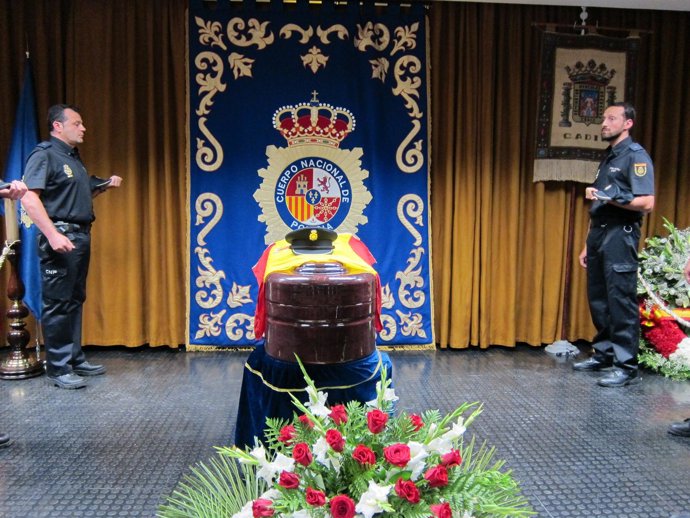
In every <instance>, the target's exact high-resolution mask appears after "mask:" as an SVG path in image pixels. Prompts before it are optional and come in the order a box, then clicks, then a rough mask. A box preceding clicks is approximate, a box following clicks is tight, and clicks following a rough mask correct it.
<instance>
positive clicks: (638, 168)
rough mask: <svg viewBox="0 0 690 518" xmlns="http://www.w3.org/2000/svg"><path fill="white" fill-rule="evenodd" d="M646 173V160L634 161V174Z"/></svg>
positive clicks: (641, 174)
mask: <svg viewBox="0 0 690 518" xmlns="http://www.w3.org/2000/svg"><path fill="white" fill-rule="evenodd" d="M646 174H647V162H635V175H636V176H644V175H646Z"/></svg>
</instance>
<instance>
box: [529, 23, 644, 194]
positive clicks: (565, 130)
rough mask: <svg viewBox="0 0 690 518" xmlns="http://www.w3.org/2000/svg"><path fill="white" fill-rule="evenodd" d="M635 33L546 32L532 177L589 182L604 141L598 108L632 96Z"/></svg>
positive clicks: (637, 46) (635, 48) (600, 155)
mask: <svg viewBox="0 0 690 518" xmlns="http://www.w3.org/2000/svg"><path fill="white" fill-rule="evenodd" d="M639 45H640V40H639V38H624V39H622V38H609V37H604V36H599V35H583V36H578V35H572V34H559V33H555V32H546V33H544V35H543V40H542V55H541V80H540V83H539V84H540V91H539V105H538V115H537V117H538V119H537V149H536V154H535V160H534V181H535V182H541V181H547V180H556V181H574V182H583V183H592V182H593V181H594V175H595V173H596V170H597V165H598V164H599V162H600V161H601V159H602V158H603V151H604V150H605V149H606V147H607V143H606V142H603V141H602V140H601V135H600V124H601V122H602V120H603V115H604V110H605V109H606V107H607V106H609V105H610V104H612V103H614V102H619V101H628V102H632V101H633V99H634V98H635V96H634V93H635V90H634V89H635V72H636V69H637V54H638V50H639Z"/></svg>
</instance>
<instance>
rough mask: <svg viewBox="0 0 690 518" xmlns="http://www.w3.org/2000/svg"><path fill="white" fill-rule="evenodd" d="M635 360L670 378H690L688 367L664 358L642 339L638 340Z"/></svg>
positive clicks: (681, 379) (679, 379) (677, 379)
mask: <svg viewBox="0 0 690 518" xmlns="http://www.w3.org/2000/svg"><path fill="white" fill-rule="evenodd" d="M637 361H638V362H639V363H640V365H644V366H645V367H647V368H649V369H651V370H653V371H655V372H658V373H660V374H663V375H664V376H666V377H667V378H671V379H672V380H676V381H685V380H690V367H688V366H687V365H683V364H682V363H680V362H674V361H672V360H669V359H667V358H664V357H663V356H662V355H661V354H659V353H658V352H656V350H654V347H652V346H651V345H650V344H649V343H647V341H646V340H644V339H642V340H640V351H639V353H638V355H637Z"/></svg>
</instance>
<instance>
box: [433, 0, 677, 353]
mask: <svg viewBox="0 0 690 518" xmlns="http://www.w3.org/2000/svg"><path fill="white" fill-rule="evenodd" d="M579 12H580V11H579V9H577V8H563V7H558V8H556V7H550V8H549V7H539V6H517V5H495V4H471V3H461V4H458V3H453V2H449V3H446V2H438V3H434V4H432V7H431V17H430V18H431V21H430V25H431V31H430V34H431V66H432V69H431V81H432V83H431V94H432V121H433V126H432V217H433V266H434V289H435V309H436V338H437V342H438V343H439V344H440V346H441V347H444V348H446V347H450V348H464V347H468V346H480V347H488V346H489V345H507V346H512V345H514V344H515V343H516V342H526V343H529V344H533V345H539V344H542V343H551V342H553V341H555V340H557V339H560V338H561V331H562V324H563V322H562V318H563V317H562V315H563V306H564V301H563V299H564V286H565V277H566V275H565V273H566V263H567V262H568V261H569V263H570V270H571V272H572V275H571V284H570V286H571V289H570V295H569V297H568V300H567V305H568V311H567V316H568V324H569V325H568V326H567V333H566V338H568V339H569V340H575V339H579V338H586V339H590V338H591V337H592V336H593V332H594V329H593V327H592V324H591V319H590V316H589V312H588V308H587V297H586V287H585V282H586V276H585V272H584V270H583V269H582V268H581V267H580V266H579V265H578V263H577V256H578V254H579V252H580V251H581V250H582V247H583V245H584V238H585V235H586V232H587V221H588V216H587V208H588V207H587V205H586V203H585V201H584V186H583V185H579V184H578V185H575V184H572V183H555V182H548V183H536V184H535V183H532V161H533V158H534V142H535V122H536V113H537V105H536V102H537V92H538V87H539V85H538V79H539V73H538V71H539V59H540V34H539V29H537V28H535V27H534V24H539V23H541V22H551V23H558V24H563V25H566V26H568V25H570V26H572V25H573V24H574V23H575V22H576V21H578V19H579ZM589 18H590V21H594V20H596V21H597V22H598V23H599V25H600V26H602V27H619V28H638V29H644V30H647V31H652V33H651V34H645V35H644V36H643V39H642V52H641V54H640V60H639V62H640V66H639V74H638V84H637V91H638V93H639V95H638V100H637V108H638V114H639V116H638V122H637V127H636V129H635V132H634V136H635V138H636V139H637V140H639V141H640V142H641V143H642V144H643V145H644V146H645V147H646V148H647V149H648V150H649V152H650V153H651V155H652V157H653V158H654V160H655V165H656V171H657V184H658V186H659V187H658V192H657V194H658V198H657V207H656V211H655V213H654V214H653V215H652V216H651V217H649V218H648V221H647V224H646V226H645V235H646V236H649V235H651V234H654V233H661V232H663V227H662V223H663V222H662V219H661V217H662V216H665V217H667V218H668V219H670V220H671V221H673V222H675V223H676V224H677V225H678V226H681V227H684V226H687V225H688V224H690V207H688V194H689V188H690V187H689V183H690V182H688V179H689V178H690V161H689V160H688V147H689V146H690V134H689V133H688V129H687V121H688V120H690V102H689V101H688V95H687V92H686V87H685V86H684V85H687V84H688V82H689V81H690V67H689V66H688V65H689V63H688V54H690V41H689V40H688V37H689V36H688V32H689V31H688V30H687V28H688V27H690V17H689V16H688V13H678V12H661V11H629V10H622V9H590V14H589ZM619 35H621V36H625V34H619ZM683 121H685V123H683ZM573 197H574V198H573ZM571 201H572V202H573V205H574V206H573V214H574V216H573V217H572V219H571V217H570V216H569V214H570V204H571ZM571 222H572V224H571ZM569 231H572V233H573V243H574V244H573V249H572V254H571V256H570V260H569V259H568V254H567V248H566V244H567V243H568V239H567V236H568V232H569Z"/></svg>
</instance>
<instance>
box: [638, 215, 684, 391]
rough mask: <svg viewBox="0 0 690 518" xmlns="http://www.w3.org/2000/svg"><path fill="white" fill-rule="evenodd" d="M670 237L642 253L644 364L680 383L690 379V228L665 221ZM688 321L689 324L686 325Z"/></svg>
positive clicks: (651, 240) (654, 239) (651, 241)
mask: <svg viewBox="0 0 690 518" xmlns="http://www.w3.org/2000/svg"><path fill="white" fill-rule="evenodd" d="M664 227H665V228H666V229H667V230H668V231H669V234H668V236H667V237H658V236H655V237H651V238H649V239H647V240H646V242H645V244H646V246H645V248H644V250H642V252H641V253H640V274H639V282H638V290H637V291H638V294H639V295H640V296H641V297H642V303H641V304H640V317H641V323H642V339H641V342H640V353H639V356H638V360H639V362H640V364H642V365H645V366H647V367H649V368H650V369H652V370H654V371H657V372H660V373H661V374H663V375H665V376H668V377H670V378H672V379H676V380H685V379H690V337H688V333H689V332H690V319H689V317H690V310H689V309H688V308H690V286H689V285H688V284H687V282H685V278H684V276H683V267H684V266H685V263H686V261H687V260H688V256H690V229H685V230H679V229H677V228H676V227H675V226H674V225H673V224H672V223H670V222H669V221H668V220H666V219H664ZM686 322H687V323H686Z"/></svg>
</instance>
